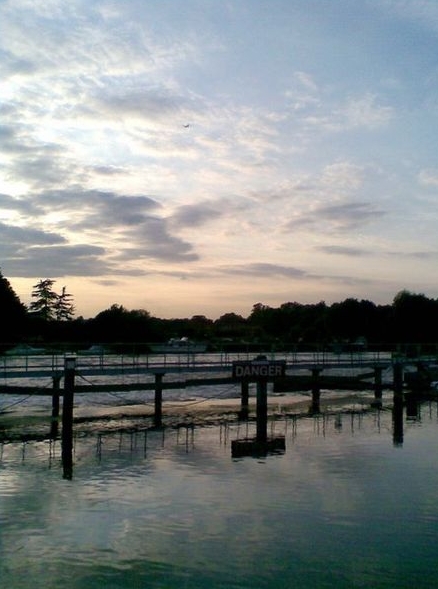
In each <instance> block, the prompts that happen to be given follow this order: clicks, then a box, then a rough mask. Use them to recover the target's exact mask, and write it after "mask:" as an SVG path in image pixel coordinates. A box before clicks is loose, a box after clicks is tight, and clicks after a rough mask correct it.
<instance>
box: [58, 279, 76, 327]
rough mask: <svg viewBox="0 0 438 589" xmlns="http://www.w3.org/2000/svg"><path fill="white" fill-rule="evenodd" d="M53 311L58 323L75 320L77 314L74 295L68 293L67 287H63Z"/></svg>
mask: <svg viewBox="0 0 438 589" xmlns="http://www.w3.org/2000/svg"><path fill="white" fill-rule="evenodd" d="M53 310H54V313H55V318H56V320H57V321H69V320H71V319H72V318H73V315H74V313H75V307H74V305H73V295H71V294H69V293H68V292H66V288H65V286H63V287H62V291H61V294H60V295H58V297H57V299H56V300H55V302H54V309H53Z"/></svg>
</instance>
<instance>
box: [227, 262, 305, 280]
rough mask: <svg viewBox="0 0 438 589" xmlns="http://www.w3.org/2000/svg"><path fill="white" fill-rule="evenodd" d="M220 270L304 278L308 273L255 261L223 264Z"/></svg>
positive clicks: (234, 272) (250, 274) (261, 275)
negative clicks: (233, 264) (231, 264)
mask: <svg viewBox="0 0 438 589" xmlns="http://www.w3.org/2000/svg"><path fill="white" fill-rule="evenodd" d="M220 272H224V273H226V274H232V275H233V274H237V275H239V276H257V277H259V278H262V277H263V278H269V277H273V276H275V277H277V278H278V277H280V278H281V277H283V278H295V279H296V278H299V279H302V278H305V277H307V276H308V274H307V273H306V272H305V271H304V270H300V269H299V268H294V267H292V266H283V265H281V264H269V263H263V262H256V263H250V264H244V265H235V266H223V267H221V268H220Z"/></svg>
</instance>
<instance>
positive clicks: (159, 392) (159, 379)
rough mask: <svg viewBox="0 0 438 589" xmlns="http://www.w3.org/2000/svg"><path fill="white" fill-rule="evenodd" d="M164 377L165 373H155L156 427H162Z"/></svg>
mask: <svg viewBox="0 0 438 589" xmlns="http://www.w3.org/2000/svg"><path fill="white" fill-rule="evenodd" d="M163 376H164V372H156V373H155V413H154V425H155V427H161V426H162V417H163Z"/></svg>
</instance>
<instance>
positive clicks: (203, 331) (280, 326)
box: [0, 273, 438, 349]
mask: <svg viewBox="0 0 438 589" xmlns="http://www.w3.org/2000/svg"><path fill="white" fill-rule="evenodd" d="M54 288H55V281H53V280H50V279H43V280H40V281H39V282H38V283H37V284H36V285H35V286H34V289H33V291H32V302H31V303H30V305H29V306H28V307H26V306H25V305H24V304H23V303H22V302H21V301H20V299H19V297H18V296H17V295H16V293H15V292H14V290H13V288H12V287H11V285H10V283H9V281H8V280H7V279H6V278H5V277H3V275H2V274H1V273H0V315H1V319H2V330H1V335H0V344H2V348H3V349H4V348H5V346H8V345H13V344H16V343H18V342H20V343H22V342H26V343H36V342H38V343H44V344H45V345H50V344H54V343H59V342H68V343H69V345H71V344H75V343H76V344H77V345H78V346H79V345H86V344H89V345H92V344H96V343H100V344H113V345H115V344H120V345H121V344H136V345H137V347H138V349H140V347H141V345H143V344H146V343H147V342H160V341H166V340H168V339H170V338H171V337H183V336H184V337H188V338H191V339H194V340H203V341H207V342H209V344H210V345H211V346H212V348H213V349H214V347H215V346H216V347H224V346H228V347H229V348H230V349H231V348H232V346H239V345H240V346H241V345H245V344H248V345H250V344H264V345H266V344H269V345H271V346H273V347H277V348H280V347H281V346H292V345H297V344H300V345H306V344H321V345H322V344H324V345H331V346H335V345H342V346H350V347H352V348H353V347H354V346H358V347H360V346H363V345H365V344H366V343H372V344H393V343H400V344H434V343H435V342H438V299H430V298H428V297H426V296H425V295H424V294H417V293H412V292H409V291H408V290H402V291H400V292H399V293H397V294H396V295H395V297H394V299H393V302H392V304H390V305H377V304H375V303H373V302H371V301H369V300H357V299H354V298H347V299H345V300H344V301H342V302H338V303H333V304H331V305H327V304H326V303H325V302H324V301H321V302H319V303H317V304H301V303H298V302H285V303H283V304H282V305H280V306H279V307H271V306H269V305H265V304H263V303H256V304H254V305H253V307H252V310H251V313H250V314H249V315H248V316H247V317H243V316H242V315H239V314H236V313H233V312H231V313H225V314H224V315H222V316H221V317H219V318H218V319H215V320H212V319H209V318H207V317H205V316H204V315H194V316H192V317H191V318H175V319H161V318H158V317H153V316H152V315H151V314H150V313H149V312H148V311H146V310H143V309H135V310H128V309H126V308H125V307H123V306H122V305H119V304H114V305H112V306H111V307H110V308H108V309H105V310H103V311H101V312H100V313H98V314H97V315H96V316H95V317H93V318H90V319H84V318H83V317H75V316H74V312H75V308H74V304H73V296H72V295H71V294H69V293H68V292H67V290H66V288H65V287H63V288H62V289H61V292H60V293H56V292H55V290H54Z"/></svg>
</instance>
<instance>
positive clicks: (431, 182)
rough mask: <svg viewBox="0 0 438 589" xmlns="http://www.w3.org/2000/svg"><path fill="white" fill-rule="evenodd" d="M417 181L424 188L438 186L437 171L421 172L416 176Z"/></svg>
mask: <svg viewBox="0 0 438 589" xmlns="http://www.w3.org/2000/svg"><path fill="white" fill-rule="evenodd" d="M418 180H419V182H420V184H423V185H424V186H434V187H435V186H438V170H436V169H428V170H421V171H420V173H419V175H418Z"/></svg>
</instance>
